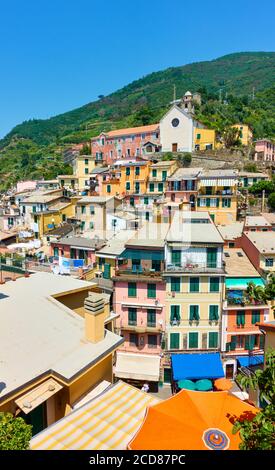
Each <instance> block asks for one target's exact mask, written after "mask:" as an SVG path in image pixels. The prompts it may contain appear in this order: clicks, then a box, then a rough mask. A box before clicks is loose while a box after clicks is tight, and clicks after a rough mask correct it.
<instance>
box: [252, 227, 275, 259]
mask: <svg viewBox="0 0 275 470" xmlns="http://www.w3.org/2000/svg"><path fill="white" fill-rule="evenodd" d="M245 235H246V236H247V238H249V240H250V241H251V243H253V245H255V247H256V248H257V249H258V250H259V252H260V253H261V254H263V255H265V254H274V255H275V232H245Z"/></svg>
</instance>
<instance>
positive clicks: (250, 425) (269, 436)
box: [232, 349, 275, 450]
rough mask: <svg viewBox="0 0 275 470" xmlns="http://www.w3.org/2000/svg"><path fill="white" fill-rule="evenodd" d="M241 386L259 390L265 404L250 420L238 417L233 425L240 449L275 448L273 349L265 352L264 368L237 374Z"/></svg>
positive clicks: (274, 350)
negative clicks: (239, 439)
mask: <svg viewBox="0 0 275 470" xmlns="http://www.w3.org/2000/svg"><path fill="white" fill-rule="evenodd" d="M237 381H238V382H239V384H240V385H241V387H243V388H246V389H248V388H249V387H251V388H252V389H253V390H257V389H258V390H259V396H260V399H261V401H262V402H265V403H267V406H266V407H265V408H263V409H261V410H260V412H259V413H257V415H256V416H255V417H254V418H253V419H252V420H251V421H250V420H248V419H246V418H245V417H240V418H239V419H238V420H237V421H236V422H235V424H234V426H233V431H232V432H233V434H236V433H237V432H240V437H241V440H242V442H241V444H240V449H241V450H274V449H275V349H270V350H269V351H268V352H267V353H266V365H265V369H264V370H260V369H258V370H256V371H255V373H254V374H251V375H250V376H247V375H244V374H243V373H241V374H239V375H238V376H237Z"/></svg>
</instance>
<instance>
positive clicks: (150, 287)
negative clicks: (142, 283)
mask: <svg viewBox="0 0 275 470" xmlns="http://www.w3.org/2000/svg"><path fill="white" fill-rule="evenodd" d="M147 297H148V299H155V298H156V284H147Z"/></svg>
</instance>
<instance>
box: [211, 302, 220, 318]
mask: <svg viewBox="0 0 275 470" xmlns="http://www.w3.org/2000/svg"><path fill="white" fill-rule="evenodd" d="M218 319H219V307H218V305H210V306H209V320H210V321H217V320H218Z"/></svg>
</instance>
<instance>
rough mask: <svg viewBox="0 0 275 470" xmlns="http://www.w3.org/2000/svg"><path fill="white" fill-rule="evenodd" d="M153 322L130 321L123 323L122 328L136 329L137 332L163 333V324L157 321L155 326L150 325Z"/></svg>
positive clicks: (127, 329) (126, 329)
mask: <svg viewBox="0 0 275 470" xmlns="http://www.w3.org/2000/svg"><path fill="white" fill-rule="evenodd" d="M149 325H151V323H147V325H133V324H132V322H129V323H128V325H121V327H120V328H121V330H124V331H134V332H135V333H161V332H162V331H163V330H162V327H161V325H157V324H156V323H155V325H154V326H149Z"/></svg>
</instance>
